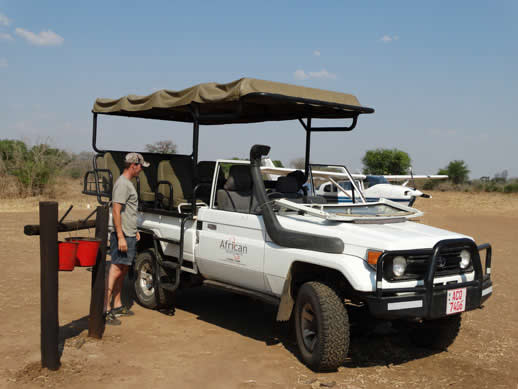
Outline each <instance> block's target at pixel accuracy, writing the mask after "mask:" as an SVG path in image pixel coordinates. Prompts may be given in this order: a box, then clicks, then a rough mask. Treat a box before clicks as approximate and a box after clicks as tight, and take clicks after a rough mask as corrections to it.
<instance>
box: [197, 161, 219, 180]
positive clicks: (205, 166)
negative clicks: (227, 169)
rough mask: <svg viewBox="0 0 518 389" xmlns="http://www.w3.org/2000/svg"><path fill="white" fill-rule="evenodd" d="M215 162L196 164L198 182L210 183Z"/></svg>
mask: <svg viewBox="0 0 518 389" xmlns="http://www.w3.org/2000/svg"><path fill="white" fill-rule="evenodd" d="M215 167H216V162H212V161H201V162H198V178H199V180H200V182H211V181H212V176H213V175H214V168H215Z"/></svg>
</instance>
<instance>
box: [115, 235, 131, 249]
mask: <svg viewBox="0 0 518 389" xmlns="http://www.w3.org/2000/svg"><path fill="white" fill-rule="evenodd" d="M117 243H118V245H119V247H118V249H119V251H120V252H122V253H125V252H126V251H128V243H127V242H126V238H124V236H121V237H117Z"/></svg>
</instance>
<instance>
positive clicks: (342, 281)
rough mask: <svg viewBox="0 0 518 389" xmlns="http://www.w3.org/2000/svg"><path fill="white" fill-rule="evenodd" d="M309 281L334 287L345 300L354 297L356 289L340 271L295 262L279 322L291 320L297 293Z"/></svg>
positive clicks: (289, 274)
mask: <svg viewBox="0 0 518 389" xmlns="http://www.w3.org/2000/svg"><path fill="white" fill-rule="evenodd" d="M309 281H320V282H323V283H325V284H327V285H329V286H331V287H333V288H334V289H335V290H336V292H337V294H338V295H339V296H340V297H341V298H343V299H345V298H353V297H354V293H355V292H354V288H353V287H352V286H351V283H350V282H349V281H348V280H347V278H346V277H345V275H344V274H343V273H342V272H340V271H339V270H337V269H334V268H331V267H327V266H322V265H317V264H314V263H308V262H302V261H294V262H293V263H292V264H291V266H290V269H289V270H288V274H287V276H286V279H285V282H284V288H283V290H282V295H281V301H280V304H279V308H278V311H277V320H278V321H287V320H289V319H290V317H291V313H292V311H293V307H294V306H295V299H296V298H297V293H298V291H299V289H300V287H301V286H302V285H303V284H304V283H306V282H309Z"/></svg>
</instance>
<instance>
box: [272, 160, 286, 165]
mask: <svg viewBox="0 0 518 389" xmlns="http://www.w3.org/2000/svg"><path fill="white" fill-rule="evenodd" d="M272 162H273V166H275V167H284V165H283V164H282V161H281V160H279V159H275V160H273V161H272Z"/></svg>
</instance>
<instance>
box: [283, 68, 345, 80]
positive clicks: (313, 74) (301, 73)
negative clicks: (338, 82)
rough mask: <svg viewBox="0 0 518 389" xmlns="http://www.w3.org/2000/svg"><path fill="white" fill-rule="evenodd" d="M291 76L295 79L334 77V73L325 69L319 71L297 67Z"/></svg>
mask: <svg viewBox="0 0 518 389" xmlns="http://www.w3.org/2000/svg"><path fill="white" fill-rule="evenodd" d="M293 77H295V79H296V80H308V79H310V78H319V79H332V80H334V79H336V74H334V73H329V72H328V71H327V70H326V69H322V70H321V71H319V72H307V73H306V72H305V71H304V70H302V69H298V70H296V71H295V73H293Z"/></svg>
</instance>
